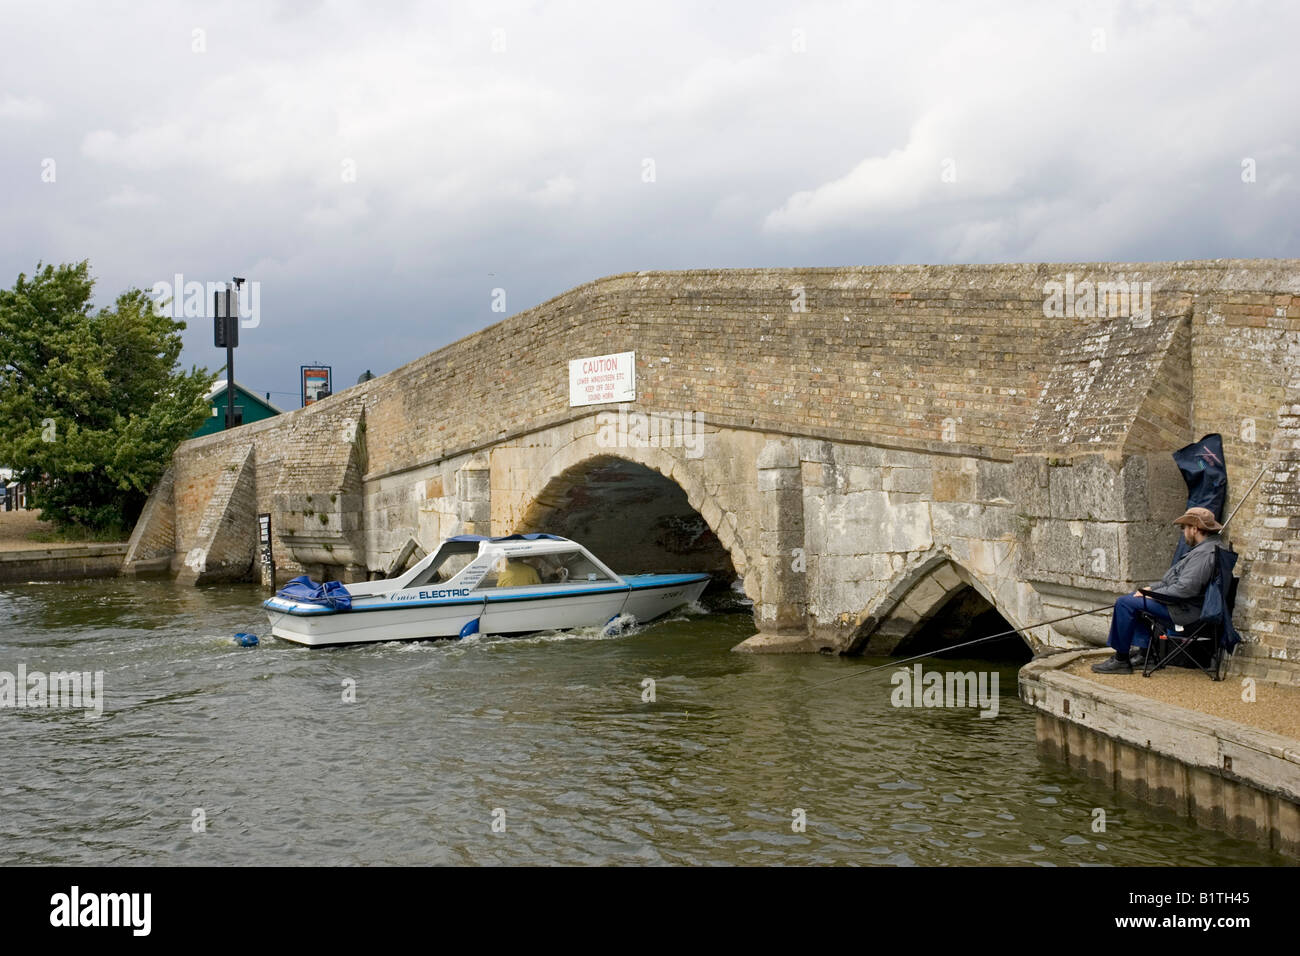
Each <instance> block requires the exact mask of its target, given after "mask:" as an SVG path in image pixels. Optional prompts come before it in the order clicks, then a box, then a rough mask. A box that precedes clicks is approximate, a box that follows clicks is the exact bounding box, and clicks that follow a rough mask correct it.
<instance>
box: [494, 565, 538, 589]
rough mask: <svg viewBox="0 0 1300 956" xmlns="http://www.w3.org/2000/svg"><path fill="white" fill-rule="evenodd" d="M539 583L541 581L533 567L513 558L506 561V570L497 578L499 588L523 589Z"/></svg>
mask: <svg viewBox="0 0 1300 956" xmlns="http://www.w3.org/2000/svg"><path fill="white" fill-rule="evenodd" d="M541 583H542V579H541V578H540V577H539V576H538V574H537V569H536V568H535V567H533V566H532V565H531V564H529V563H527V562H526V561H516V560H514V559H513V558H507V559H506V569H505V570H504V571H502V572H501V575H500V577H498V578H497V587H499V588H523V587H528V586H529V585H530V584H541Z"/></svg>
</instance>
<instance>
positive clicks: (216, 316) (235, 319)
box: [212, 279, 243, 428]
mask: <svg viewBox="0 0 1300 956" xmlns="http://www.w3.org/2000/svg"><path fill="white" fill-rule="evenodd" d="M242 281H243V280H242V279H237V280H235V285H234V287H233V288H232V287H231V286H226V290H225V291H224V292H213V293H212V341H213V344H214V345H216V347H217V348H219V349H225V350H226V427H227V428H234V427H235V348H236V347H237V346H238V345H239V283H240V282H242Z"/></svg>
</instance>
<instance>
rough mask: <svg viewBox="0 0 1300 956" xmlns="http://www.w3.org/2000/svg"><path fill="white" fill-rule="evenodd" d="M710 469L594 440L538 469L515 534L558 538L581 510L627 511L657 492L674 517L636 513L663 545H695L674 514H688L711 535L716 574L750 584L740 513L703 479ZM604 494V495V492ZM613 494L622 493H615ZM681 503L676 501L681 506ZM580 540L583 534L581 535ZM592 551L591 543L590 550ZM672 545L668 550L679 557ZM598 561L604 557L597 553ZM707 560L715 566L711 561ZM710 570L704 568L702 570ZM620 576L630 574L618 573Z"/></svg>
mask: <svg viewBox="0 0 1300 956" xmlns="http://www.w3.org/2000/svg"><path fill="white" fill-rule="evenodd" d="M703 471H704V468H703V466H701V465H700V464H699V463H698V462H695V461H692V460H691V459H689V458H687V457H686V456H685V455H684V453H682V450H681V449H677V448H671V449H670V448H659V447H654V446H630V447H616V448H611V447H605V446H603V445H602V444H601V443H600V442H599V441H598V440H597V435H595V434H588V435H583V436H580V437H577V438H574V439H573V440H572V441H569V442H567V443H565V444H564V445H562V446H560V447H559V448H557V449H556V450H555V452H554V453H553V454H552V455H551V456H550V457H549V458H548V459H547V460H546V461H545V463H544V464H543V465H542V466H541V467H540V468H538V469H537V470H536V471H535V472H534V474H533V476H532V478H531V480H530V481H529V482H528V484H527V486H526V488H525V490H524V491H523V493H522V495H521V496H520V498H519V500H518V511H517V514H518V515H519V518H518V520H517V521H515V522H514V523H513V524H514V527H516V528H518V530H521V531H543V530H553V531H556V532H557V533H564V531H565V530H570V529H567V528H565V527H564V525H565V523H566V519H571V518H572V516H573V514H574V510H575V508H576V507H580V506H582V505H584V504H587V505H592V506H594V507H592V508H589V509H588V510H589V511H594V510H597V509H598V508H599V507H600V506H601V505H602V504H603V505H605V506H607V507H623V506H624V502H625V501H626V500H627V499H628V498H629V497H631V498H635V497H636V494H635V490H636V488H638V487H640V488H644V489H646V490H647V491H653V492H654V494H653V495H652V496H651V495H647V496H645V497H653V498H655V499H656V500H657V501H658V502H659V503H660V504H662V507H663V508H664V509H667V511H668V513H667V514H655V513H654V512H653V511H651V510H641V511H633V512H632V518H631V520H633V521H637V520H639V519H651V520H654V521H657V522H658V531H659V532H660V533H661V534H660V537H661V538H662V537H667V538H673V537H674V532H675V531H679V532H680V535H678V537H683V536H684V537H689V536H690V535H691V534H692V528H691V527H689V521H687V524H686V525H681V526H679V527H678V528H676V529H675V528H674V527H673V522H672V521H671V517H672V512H673V509H674V507H675V509H676V513H677V514H678V516H679V517H681V518H682V519H683V520H685V519H689V515H686V514H682V513H683V512H686V511H687V510H688V509H689V512H691V513H693V514H694V515H695V516H698V522H699V524H700V525H702V528H701V529H697V530H706V531H707V537H708V538H709V539H712V546H715V547H716V552H717V553H716V554H715V555H714V558H715V560H714V561H713V563H714V565H715V566H714V567H712V568H709V569H708V570H711V571H712V572H713V573H715V576H716V577H718V579H719V580H721V578H722V577H724V576H726V575H728V574H734V575H735V576H736V577H741V578H743V577H744V576H745V575H746V573H747V572H749V571H751V569H752V566H751V564H750V560H749V557H748V555H747V552H746V544H745V542H744V540H743V539H742V531H741V528H740V524H739V521H738V517H737V515H738V511H737V509H736V508H735V507H734V506H733V505H732V503H731V502H730V501H728V500H727V499H726V497H725V492H724V491H723V489H722V488H721V487H718V486H715V487H714V488H713V489H710V487H709V486H708V484H707V483H706V478H705V476H704V474H703ZM602 485H603V486H604V488H601V487H600V486H602ZM620 486H622V488H628V487H629V486H631V489H632V492H631V494H630V495H629V494H626V493H625V494H624V496H623V498H624V502H620V501H619V500H618V498H619V491H618V490H617V489H619V488H620ZM610 489H616V490H614V491H611V490H610ZM674 495H676V496H677V500H676V501H674V500H673V497H674ZM574 536H575V537H577V538H578V539H579V540H581V539H582V535H581V534H575V535H574ZM583 543H584V544H585V543H587V542H586V541H584V542H583ZM672 547H673V546H672V544H671V543H670V544H668V545H667V548H668V550H670V551H671V550H672ZM710 547H711V543H710V542H709V541H704V542H702V543H701V544H700V548H701V550H702V551H703V552H708V551H709V550H710ZM593 550H595V551H596V553H597V554H600V551H599V550H598V549H597V548H595V547H593ZM718 557H721V558H722V559H723V562H725V563H727V564H729V565H730V568H729V569H723V568H720V567H716V565H717V564H718V563H719V562H718V561H717V560H716V558H718ZM704 560H706V561H707V560H708V559H707V558H705V559H704ZM698 569H701V570H702V569H704V568H698ZM616 570H626V569H624V568H616ZM682 570H697V568H695V567H689V566H687V567H683V568H682Z"/></svg>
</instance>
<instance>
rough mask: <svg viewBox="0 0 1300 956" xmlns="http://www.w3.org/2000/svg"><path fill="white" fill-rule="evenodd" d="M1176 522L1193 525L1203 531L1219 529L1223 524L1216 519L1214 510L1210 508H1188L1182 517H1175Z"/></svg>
mask: <svg viewBox="0 0 1300 956" xmlns="http://www.w3.org/2000/svg"><path fill="white" fill-rule="evenodd" d="M1174 524H1186V525H1191V526H1192V527H1193V528H1200V529H1201V530H1202V531H1218V530H1220V529H1221V528H1222V527H1223V525H1221V524H1219V522H1217V521H1215V520H1214V512H1213V511H1211V510H1210V509H1209V508H1188V509H1187V513H1186V514H1184V515H1183V516H1182V517H1181V518H1175V519H1174Z"/></svg>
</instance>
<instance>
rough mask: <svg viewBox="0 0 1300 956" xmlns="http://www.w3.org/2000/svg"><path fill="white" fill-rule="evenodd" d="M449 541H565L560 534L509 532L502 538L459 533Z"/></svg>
mask: <svg viewBox="0 0 1300 956" xmlns="http://www.w3.org/2000/svg"><path fill="white" fill-rule="evenodd" d="M447 540H448V541H563V540H565V539H564V538H561V537H560V536H559V535H558V534H540V533H539V534H507V535H503V536H502V537H500V538H489V537H488V536H487V535H484V534H458V535H456V536H455V537H454V538H448V539H447Z"/></svg>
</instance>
